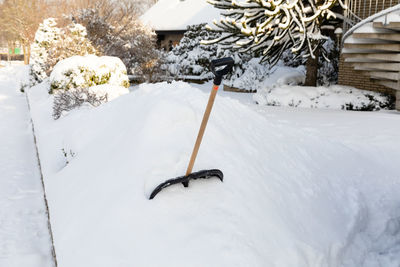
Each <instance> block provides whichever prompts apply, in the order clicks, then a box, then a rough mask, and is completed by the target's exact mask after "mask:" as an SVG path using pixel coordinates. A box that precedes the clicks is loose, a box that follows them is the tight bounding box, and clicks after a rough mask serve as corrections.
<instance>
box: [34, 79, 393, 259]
mask: <svg viewBox="0 0 400 267" xmlns="http://www.w3.org/2000/svg"><path fill="white" fill-rule="evenodd" d="M210 86H211V84H206V85H204V86H203V85H190V84H187V83H183V82H173V83H171V84H167V83H159V84H143V85H140V86H138V87H137V88H135V89H134V90H133V91H132V92H131V93H130V94H127V95H124V96H122V97H119V98H118V99H116V100H114V101H112V102H109V103H106V104H104V105H102V106H100V107H98V108H93V109H82V110H74V111H71V112H70V113H69V114H68V116H65V117H63V118H61V119H59V120H57V121H53V120H52V118H51V105H52V97H51V96H49V95H48V94H47V90H48V88H47V87H46V86H45V85H44V84H42V85H38V86H36V87H33V88H31V89H30V90H29V97H30V100H31V102H32V105H33V107H32V115H33V117H34V122H35V125H36V127H37V129H38V143H39V147H40V149H39V150H40V155H41V159H42V163H43V170H44V175H45V183H46V186H47V188H48V189H47V190H48V198H49V205H50V211H51V214H52V224H53V229H54V238H55V246H56V251H57V256H58V262H59V265H60V266H74V267H79V266H85V267H86V266H97V267H101V266H175V267H176V266H218V267H220V266H277V267H287V266H301V267H302V266H321V267H325V266H343V267H354V266H360V267H362V266H364V267H369V266H399V264H400V252H399V251H400V245H399V244H400V194H398V192H399V189H400V180H399V176H400V174H399V170H400V167H399V166H400V142H399V140H398V132H399V130H400V116H399V113H397V112H391V113H382V112H377V113H370V112H364V113H363V112H345V111H332V110H312V109H287V108H280V107H263V106H257V105H254V104H251V103H249V101H248V95H240V94H229V93H226V92H221V94H220V95H219V96H218V97H217V99H216V101H215V106H214V109H213V112H212V115H211V118H210V121H209V125H208V128H207V130H206V134H205V137H204V140H203V144H202V147H201V149H200V152H199V156H198V159H197V161H196V164H195V170H201V169H208V168H219V169H221V170H222V171H223V172H224V175H225V176H224V182H223V183H221V182H220V181H219V180H218V179H210V180H206V181H204V180H200V181H199V180H198V181H193V182H191V184H190V187H189V188H184V187H183V186H181V185H175V186H172V187H169V188H167V189H165V190H163V191H162V192H161V193H159V195H157V196H156V198H155V199H154V200H148V197H149V195H150V193H151V191H152V189H153V188H154V187H155V186H156V185H158V184H159V183H161V182H163V181H165V180H166V179H169V178H172V177H176V176H180V175H183V174H184V172H185V170H186V167H187V164H188V159H189V156H190V153H191V151H192V146H193V143H194V141H195V137H196V134H197V130H198V127H199V124H200V121H201V118H202V113H203V111H204V108H205V105H206V102H207V98H208V93H209V87H210ZM61 149H64V151H67V153H68V155H69V156H67V159H66V158H65V157H64V156H63V153H62V151H61ZM67 160H68V162H69V163H68V164H67V163H66V161H67Z"/></svg>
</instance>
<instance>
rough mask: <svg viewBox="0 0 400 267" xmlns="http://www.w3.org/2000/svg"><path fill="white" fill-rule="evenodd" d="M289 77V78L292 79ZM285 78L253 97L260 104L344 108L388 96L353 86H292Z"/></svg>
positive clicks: (383, 98)
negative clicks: (371, 97)
mask: <svg viewBox="0 0 400 267" xmlns="http://www.w3.org/2000/svg"><path fill="white" fill-rule="evenodd" d="M290 78H292V77H288V79H287V80H291V79H290ZM287 80H285V79H283V80H281V81H279V80H278V82H277V83H276V84H275V85H274V86H273V87H272V88H271V87H269V88H268V87H267V88H265V89H263V90H259V91H258V92H257V94H255V95H254V97H253V99H254V101H256V102H257V103H258V104H260V105H273V106H291V107H301V108H327V109H344V107H346V106H347V105H350V104H351V105H352V106H354V107H367V106H368V105H369V104H371V99H370V98H369V97H367V96H366V95H367V94H368V95H369V96H373V97H374V99H375V100H376V101H379V102H381V103H385V102H386V97H385V96H382V95H381V94H379V93H376V92H371V91H364V90H360V89H356V88H354V87H351V86H343V85H332V86H318V87H308V86H290V85H287Z"/></svg>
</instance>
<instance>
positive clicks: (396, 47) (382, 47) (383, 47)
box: [344, 43, 400, 53]
mask: <svg viewBox="0 0 400 267" xmlns="http://www.w3.org/2000/svg"><path fill="white" fill-rule="evenodd" d="M344 47H345V48H349V49H356V50H361V51H365V52H363V53H368V52H367V51H370V50H372V51H396V52H398V51H400V43H396V44H393V43H388V44H385V43H383V44H365V43H363V44H359V43H358V44H357V43H350V44H348V43H346V44H344Z"/></svg>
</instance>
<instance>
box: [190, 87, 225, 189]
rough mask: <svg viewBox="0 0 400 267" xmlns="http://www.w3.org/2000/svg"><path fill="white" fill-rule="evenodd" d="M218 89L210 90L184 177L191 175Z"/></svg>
mask: <svg viewBox="0 0 400 267" xmlns="http://www.w3.org/2000/svg"><path fill="white" fill-rule="evenodd" d="M218 87H219V86H218V85H215V84H214V86H213V88H212V90H211V93H210V97H209V99H208V104H207V107H206V111H205V112H204V115H203V120H202V122H201V125H200V129H199V133H198V135H197V139H196V143H195V145H194V148H193V152H192V156H191V157H190V161H189V166H188V168H187V170H186V175H189V174H191V173H192V170H193V165H194V162H195V160H196V157H197V153H198V152H199V148H200V144H201V140H202V139H203V135H204V132H205V130H206V126H207V122H208V118H209V117H210V113H211V109H212V107H213V104H214V100H215V97H216V95H217V92H218ZM185 186H187V185H185Z"/></svg>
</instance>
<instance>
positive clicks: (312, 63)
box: [304, 48, 319, 87]
mask: <svg viewBox="0 0 400 267" xmlns="http://www.w3.org/2000/svg"><path fill="white" fill-rule="evenodd" d="M314 56H315V58H312V57H311V56H310V57H309V58H308V59H307V63H306V69H307V72H306V81H305V83H304V85H305V86H314V87H315V86H317V76H318V56H319V48H317V49H316V50H315V52H314Z"/></svg>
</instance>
